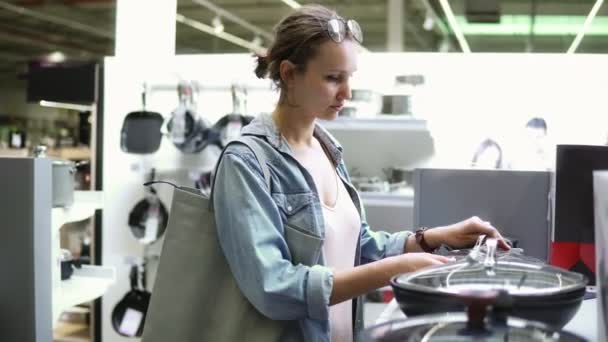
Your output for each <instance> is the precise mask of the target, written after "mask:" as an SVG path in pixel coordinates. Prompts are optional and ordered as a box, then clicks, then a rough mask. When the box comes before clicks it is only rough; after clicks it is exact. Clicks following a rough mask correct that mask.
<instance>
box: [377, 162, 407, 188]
mask: <svg viewBox="0 0 608 342" xmlns="http://www.w3.org/2000/svg"><path fill="white" fill-rule="evenodd" d="M382 171H383V172H384V175H385V176H386V179H387V180H388V181H389V183H399V182H405V183H406V184H408V185H411V184H412V183H413V182H412V180H413V178H414V170H413V169H412V168H409V167H401V166H391V167H388V168H383V169H382Z"/></svg>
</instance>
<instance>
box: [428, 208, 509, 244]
mask: <svg viewBox="0 0 608 342" xmlns="http://www.w3.org/2000/svg"><path fill="white" fill-rule="evenodd" d="M482 234H485V235H487V236H488V237H493V238H496V239H498V247H500V248H502V249H506V250H509V249H510V247H509V245H508V244H507V243H506V242H505V240H504V239H503V237H502V235H500V233H499V232H498V230H497V229H496V228H495V227H493V226H492V224H490V222H488V221H484V220H482V219H480V218H479V217H477V216H473V217H471V218H468V219H466V220H464V221H460V222H458V223H454V224H452V225H449V226H445V227H437V228H434V229H429V230H427V231H426V232H425V234H424V235H425V240H426V241H427V243H428V244H429V245H431V246H433V247H439V246H440V245H441V244H446V245H448V246H451V247H456V248H465V247H472V246H473V245H475V242H477V238H478V237H479V235H482Z"/></svg>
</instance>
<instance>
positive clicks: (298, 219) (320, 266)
mask: <svg viewBox="0 0 608 342" xmlns="http://www.w3.org/2000/svg"><path fill="white" fill-rule="evenodd" d="M242 134H243V135H253V136H256V137H258V138H261V139H263V141H264V142H266V143H261V144H260V145H262V148H263V150H264V152H265V155H266V158H267V162H266V163H267V166H268V170H269V173H270V176H271V177H270V178H271V181H270V189H268V186H267V184H266V182H265V180H264V176H263V173H262V169H261V167H260V164H259V162H258V161H257V159H256V157H255V155H254V154H253V152H252V151H251V149H249V148H248V147H247V146H245V145H243V144H231V145H229V146H228V147H227V148H226V150H225V151H224V155H223V156H222V159H221V162H220V164H219V166H218V168H217V171H216V177H215V185H214V194H213V203H214V204H213V206H214V209H215V219H216V227H217V229H218V238H219V243H220V245H221V248H222V250H223V252H224V254H225V256H226V259H227V261H228V264H229V266H230V269H231V271H232V273H233V275H234V277H235V279H236V282H237V284H238V285H239V288H240V290H241V292H242V293H243V294H244V296H245V297H246V298H247V299H248V300H249V301H250V302H251V304H252V305H253V306H254V307H255V308H256V309H257V310H258V311H260V312H261V313H262V314H263V315H264V316H266V317H268V318H269V319H273V320H281V321H284V331H283V335H282V337H281V341H327V342H329V341H330V339H331V338H330V336H331V334H330V326H329V299H330V295H331V292H332V286H333V273H332V271H331V269H329V268H328V267H326V266H324V265H325V257H324V255H323V249H322V247H323V241H324V236H325V227H324V219H323V211H322V207H321V201H320V199H319V194H318V193H317V190H316V186H315V184H314V181H313V179H312V176H311V175H310V174H309V172H308V171H307V170H306V169H305V168H304V167H303V166H302V165H301V164H300V163H299V162H298V161H297V160H296V159H295V158H294V155H293V153H292V151H291V149H290V147H289V145H288V144H287V141H286V140H285V139H284V138H282V136H280V135H279V132H278V130H277V127H276V125H275V124H274V121H273V120H272V117H271V116H270V115H268V114H260V115H259V116H258V117H256V118H255V119H254V120H253V121H252V122H251V123H250V124H249V125H247V126H245V127H244V128H243V131H242ZM314 136H315V137H316V138H317V139H318V140H319V142H320V143H321V144H322V145H324V147H325V148H326V150H327V151H328V155H329V157H330V159H331V162H332V163H333V165H335V166H336V170H337V173H338V175H339V176H340V178H341V180H342V182H343V183H344V185H345V186H346V189H347V190H348V193H349V194H350V197H351V199H352V200H353V202H354V204H355V207H356V208H357V209H358V211H359V214H360V216H361V233H360V239H359V242H358V244H357V246H356V248H357V250H356V256H355V260H354V265H360V264H365V263H368V262H372V261H375V260H380V259H382V258H384V257H388V256H393V255H397V254H401V253H403V252H404V251H403V248H404V245H405V241H406V239H407V237H408V236H409V235H410V234H411V233H410V232H400V233H395V234H389V233H386V232H374V231H372V230H371V229H370V228H369V226H368V225H367V223H366V222H365V213H364V211H363V206H362V205H361V200H360V198H359V195H358V193H357V191H356V190H355V188H354V187H353V185H352V184H351V182H350V178H349V176H348V172H347V169H346V166H345V164H344V162H343V160H342V147H341V146H340V145H339V143H338V142H337V141H336V140H335V139H334V138H333V137H332V136H331V135H330V134H329V133H328V132H327V131H326V130H325V129H323V128H322V127H321V126H320V125H319V124H316V125H315V129H314ZM350 247H351V248H355V246H350ZM353 304H354V305H353V318H355V317H356V318H357V319H356V320H355V321H354V328H355V331H358V330H359V329H361V328H362V327H363V324H362V308H361V305H357V301H356V300H355V302H354V303H353ZM355 311H356V312H355ZM227 319H228V318H227ZM235 323H236V322H235ZM239 328H243V329H244V328H245V327H238V326H235V329H239Z"/></svg>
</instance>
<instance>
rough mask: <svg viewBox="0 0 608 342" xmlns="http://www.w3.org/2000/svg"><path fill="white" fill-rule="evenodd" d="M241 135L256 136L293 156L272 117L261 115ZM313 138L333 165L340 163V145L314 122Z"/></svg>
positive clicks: (266, 114)
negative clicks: (325, 152) (263, 138)
mask: <svg viewBox="0 0 608 342" xmlns="http://www.w3.org/2000/svg"><path fill="white" fill-rule="evenodd" d="M241 133H242V134H243V135H256V136H262V137H265V138H266V141H268V143H269V144H270V145H271V146H272V147H274V148H275V149H277V150H278V151H280V152H283V153H287V154H289V155H293V153H292V151H291V148H290V147H289V144H288V143H287V141H286V140H285V138H284V137H283V136H282V135H280V134H279V129H278V128H277V126H276V124H275V123H274V120H273V119H272V115H271V114H268V113H261V114H259V115H258V116H257V117H256V118H254V119H253V121H251V123H249V124H248V125H247V126H245V127H243V130H242V132H241ZM313 136H314V137H315V138H317V140H319V142H320V143H321V144H323V146H325V148H326V149H327V152H328V154H329V157H330V158H331V160H332V163H333V164H334V165H336V166H337V165H338V164H340V163H341V162H342V151H343V150H342V145H340V143H339V142H338V141H337V140H336V139H335V138H334V137H333V136H332V135H331V134H330V133H329V132H328V131H327V130H326V129H325V128H323V127H322V126H321V125H320V124H319V123H318V122H315V128H314V131H313Z"/></svg>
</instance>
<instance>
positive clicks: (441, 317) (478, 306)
mask: <svg viewBox="0 0 608 342" xmlns="http://www.w3.org/2000/svg"><path fill="white" fill-rule="evenodd" d="M455 298H457V299H458V300H459V301H460V302H461V304H462V305H463V306H466V308H467V312H466V313H464V312H459V313H449V314H434V315H423V316H418V317H411V318H407V319H401V320H396V321H391V322H387V323H383V324H379V325H376V326H373V327H371V328H369V329H366V330H364V331H363V332H362V333H361V334H360V335H359V337H358V338H357V341H358V342H418V341H428V342H444V341H445V342H460V341H476V342H490V341H496V342H504V341H543V342H546V341H562V342H583V341H586V340H585V339H584V338H582V337H580V336H577V335H575V334H572V333H569V332H565V331H560V330H559V329H558V328H555V327H551V326H548V325H546V324H543V323H540V322H535V321H531V320H525V319H521V318H515V317H509V316H508V315H507V312H508V311H509V307H510V305H511V304H510V296H509V295H508V294H507V293H506V292H505V291H496V290H492V291H487V290H485V291H470V290H469V291H461V292H460V293H459V294H458V295H457V297H455Z"/></svg>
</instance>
